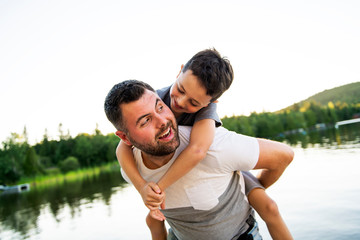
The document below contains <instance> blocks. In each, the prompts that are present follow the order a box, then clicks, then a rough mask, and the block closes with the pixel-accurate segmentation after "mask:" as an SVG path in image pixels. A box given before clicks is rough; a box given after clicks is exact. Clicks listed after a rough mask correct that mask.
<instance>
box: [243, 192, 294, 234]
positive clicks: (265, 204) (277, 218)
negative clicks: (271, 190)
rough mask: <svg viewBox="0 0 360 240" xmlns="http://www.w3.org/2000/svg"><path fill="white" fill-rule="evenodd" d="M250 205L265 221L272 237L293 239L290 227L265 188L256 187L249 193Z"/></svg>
mask: <svg viewBox="0 0 360 240" xmlns="http://www.w3.org/2000/svg"><path fill="white" fill-rule="evenodd" d="M248 199H249V203H250V205H251V206H252V207H253V208H254V209H255V210H256V212H257V213H258V214H259V216H260V217H261V218H262V219H263V220H264V221H265V223H266V226H267V228H268V230H269V233H270V235H271V237H272V238H273V239H274V240H277V239H281V240H288V239H293V237H292V236H291V233H290V231H289V229H288V228H287V226H286V224H285V222H284V220H283V219H282V217H281V215H280V212H279V209H278V207H277V204H276V202H275V201H274V200H272V199H271V198H270V197H269V196H268V195H267V193H266V192H265V190H264V189H261V188H254V189H252V190H251V191H250V193H249V194H248Z"/></svg>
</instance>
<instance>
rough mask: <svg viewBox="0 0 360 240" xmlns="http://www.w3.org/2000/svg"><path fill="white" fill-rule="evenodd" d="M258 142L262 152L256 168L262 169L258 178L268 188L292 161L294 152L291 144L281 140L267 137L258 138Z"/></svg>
mask: <svg viewBox="0 0 360 240" xmlns="http://www.w3.org/2000/svg"><path fill="white" fill-rule="evenodd" d="M258 142H259V148H260V154H259V160H258V162H257V164H256V165H255V167H254V169H262V170H261V171H259V173H258V175H257V178H258V179H259V181H260V182H261V184H262V185H263V186H264V187H265V188H268V187H269V186H271V185H272V184H273V183H274V182H276V181H277V180H278V179H279V177H280V176H281V175H282V173H283V172H284V171H285V169H286V167H287V166H288V165H289V164H290V163H291V161H292V160H293V158H294V152H293V150H292V149H291V148H290V147H289V146H287V145H286V144H283V143H280V142H275V141H270V140H266V139H258Z"/></svg>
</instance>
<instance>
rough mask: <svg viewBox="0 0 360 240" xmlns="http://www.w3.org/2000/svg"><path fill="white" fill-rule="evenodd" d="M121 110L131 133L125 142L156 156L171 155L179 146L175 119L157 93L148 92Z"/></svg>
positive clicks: (122, 106) (123, 105)
mask: <svg viewBox="0 0 360 240" xmlns="http://www.w3.org/2000/svg"><path fill="white" fill-rule="evenodd" d="M120 107H121V111H122V114H123V116H124V121H125V125H126V128H127V130H128V134H126V138H127V139H125V140H124V139H123V140H124V141H125V142H126V141H128V143H131V144H132V145H134V146H135V147H137V148H138V149H140V150H141V151H143V152H145V153H147V154H150V155H153V156H164V155H168V154H170V153H173V152H174V151H175V150H176V148H177V147H178V146H179V143H180V142H179V136H178V131H177V124H176V121H175V118H174V115H173V113H172V112H171V110H170V109H169V108H168V107H167V106H166V105H165V104H164V102H163V101H162V100H161V99H160V98H159V96H158V95H157V94H156V93H154V92H151V91H149V90H145V92H144V94H143V96H142V97H141V98H140V99H139V100H137V101H135V102H131V103H126V104H121V106H120ZM117 134H118V132H117Z"/></svg>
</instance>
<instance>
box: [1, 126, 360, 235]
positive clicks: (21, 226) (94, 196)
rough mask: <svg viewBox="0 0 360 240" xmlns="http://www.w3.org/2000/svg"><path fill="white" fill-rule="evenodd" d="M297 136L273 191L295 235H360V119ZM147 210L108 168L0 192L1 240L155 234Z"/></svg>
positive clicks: (271, 190)
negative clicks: (45, 185)
mask: <svg viewBox="0 0 360 240" xmlns="http://www.w3.org/2000/svg"><path fill="white" fill-rule="evenodd" d="M290 141H291V142H292V144H294V143H296V142H298V144H297V146H295V147H294V149H295V154H296V155H295V159H294V161H293V163H292V164H291V165H290V166H289V167H288V169H287V170H286V172H285V173H284V174H283V176H282V177H281V179H280V180H279V181H278V182H277V183H276V184H275V185H274V186H272V187H271V188H269V189H268V190H267V192H268V194H269V195H270V196H271V197H272V198H273V199H274V200H275V201H276V202H277V203H278V205H279V207H280V211H281V213H282V215H283V217H284V219H285V221H286V222H287V224H288V226H289V228H290V230H291V232H292V233H293V236H294V238H295V239H337V240H339V239H360V204H358V203H359V202H360V184H359V173H358V172H359V169H360V124H356V125H352V126H350V125H349V126H343V127H340V129H339V131H334V130H330V131H326V132H317V133H312V134H308V135H301V136H298V138H293V139H290ZM146 214H147V210H146V208H145V207H144V206H143V203H142V201H141V199H140V196H139V195H138V193H137V192H136V190H135V189H134V188H133V187H131V186H128V185H127V184H125V183H124V182H123V181H122V179H121V177H120V175H119V173H118V172H113V173H103V174H101V175H99V176H96V177H92V178H90V177H89V178H87V179H83V180H81V181H77V182H69V183H65V184H61V185H58V186H55V187H51V188H42V189H39V188H35V187H33V188H32V189H31V191H29V192H26V193H22V194H19V195H16V194H15V195H13V194H12V195H2V196H0V239H1V240H7V239H77V240H80V239H150V235H149V232H148V230H147V227H146V225H145V221H144V219H145V216H146ZM257 219H258V221H259V224H260V231H261V233H262V235H263V237H264V239H271V238H270V237H269V235H268V233H267V230H266V226H265V225H264V223H263V222H262V221H261V219H259V217H258V218H257Z"/></svg>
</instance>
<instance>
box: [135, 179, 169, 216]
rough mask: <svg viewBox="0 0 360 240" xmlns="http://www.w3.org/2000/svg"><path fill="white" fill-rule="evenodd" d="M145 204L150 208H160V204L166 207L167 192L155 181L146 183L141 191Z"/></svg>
mask: <svg viewBox="0 0 360 240" xmlns="http://www.w3.org/2000/svg"><path fill="white" fill-rule="evenodd" d="M140 195H141V197H142V199H143V201H144V204H145V206H146V207H147V208H149V209H150V210H158V209H159V206H161V207H162V208H163V207H164V204H163V203H164V200H165V192H162V191H161V189H160V188H159V186H158V185H157V184H156V183H154V182H148V183H146V184H145V185H144V186H143V188H142V189H141V191H140Z"/></svg>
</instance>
